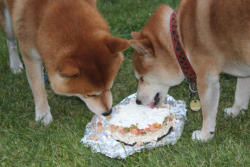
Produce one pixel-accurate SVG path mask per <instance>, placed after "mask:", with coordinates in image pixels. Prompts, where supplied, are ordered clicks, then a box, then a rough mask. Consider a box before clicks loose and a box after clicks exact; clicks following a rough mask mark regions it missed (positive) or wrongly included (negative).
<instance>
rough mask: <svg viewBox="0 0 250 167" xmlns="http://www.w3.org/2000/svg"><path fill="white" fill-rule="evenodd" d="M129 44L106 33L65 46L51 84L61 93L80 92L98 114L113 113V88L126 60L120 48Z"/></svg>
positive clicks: (67, 94) (51, 76) (50, 74)
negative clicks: (80, 43)
mask: <svg viewBox="0 0 250 167" xmlns="http://www.w3.org/2000/svg"><path fill="white" fill-rule="evenodd" d="M71 46H77V45H71ZM127 47H129V42H128V41H127V40H124V39H121V38H116V37H112V36H111V35H105V36H103V37H101V38H95V39H89V41H88V43H85V45H83V46H80V47H76V48H69V49H68V50H67V49H65V51H64V53H63V54H62V55H61V58H60V59H59V60H58V62H56V65H55V66H54V70H53V71H54V72H50V71H48V73H49V77H50V81H51V85H52V88H53V89H54V91H55V92H56V93H58V94H62V95H66V96H78V97H79V98H80V99H82V100H83V101H84V102H85V103H86V104H87V106H88V108H89V109H90V110H91V111H92V112H94V113H95V114H97V115H108V114H110V113H111V108H112V94H111V91H110V89H111V87H112V84H113V81H114V79H115V76H116V74H117V72H118V70H119V68H120V65H121V62H122V60H123V55H122V53H121V51H123V50H124V49H126V48H127Z"/></svg>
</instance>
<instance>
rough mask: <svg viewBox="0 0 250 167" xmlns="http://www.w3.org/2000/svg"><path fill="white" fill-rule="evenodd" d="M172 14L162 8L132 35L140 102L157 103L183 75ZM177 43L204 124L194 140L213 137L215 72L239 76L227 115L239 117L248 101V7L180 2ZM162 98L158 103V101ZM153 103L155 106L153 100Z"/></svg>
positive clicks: (224, 2)
mask: <svg viewBox="0 0 250 167" xmlns="http://www.w3.org/2000/svg"><path fill="white" fill-rule="evenodd" d="M172 13H173V10H172V9H171V8H170V7H168V6H165V5H162V6H161V7H160V8H159V9H158V10H157V11H156V12H155V13H154V15H153V16H152V18H151V19H150V21H149V22H148V23H147V25H146V26H145V27H144V28H143V30H142V31H141V32H140V33H132V37H133V38H134V40H131V45H132V47H133V48H135V50H136V51H135V55H134V58H133V59H134V61H133V63H134V70H135V75H136V77H137V79H138V80H139V87H138V92H137V93H138V96H137V103H138V104H141V103H142V104H145V105H149V104H152V103H153V104H156V103H158V102H159V103H160V102H161V101H162V99H163V98H162V97H164V96H165V94H166V93H167V92H168V89H169V88H170V87H171V86H174V85H177V84H179V83H181V82H182V81H183V79H184V75H183V73H182V70H181V68H180V64H179V62H178V60H177V58H176V55H175V50H174V47H173V43H172V39H171V32H170V17H171V15H172ZM177 27H178V32H177V33H178V34H179V36H180V38H181V39H180V41H181V44H182V46H183V48H184V50H185V52H186V55H187V58H188V59H189V61H190V63H191V65H192V67H193V69H194V71H195V72H196V76H197V86H198V92H199V97H200V100H201V104H202V113H203V124H202V128H201V130H199V131H195V132H194V133H193V135H192V138H193V139H196V140H201V141H207V140H209V139H211V138H212V137H213V135H214V131H215V125H216V115H217V111H218V103H219V96H220V83H219V74H220V73H227V74H231V75H234V76H236V77H238V83H237V88H236V94H235V102H234V105H233V107H232V108H230V109H226V113H227V114H230V115H233V116H237V115H238V114H239V112H240V110H241V109H248V103H249V98H250V3H249V1H247V0H240V1H239V0H232V1H227V0H220V1H216V0H205V1H201V0H182V1H181V3H180V6H179V9H178V11H177ZM159 99H160V100H159ZM155 100H157V102H155Z"/></svg>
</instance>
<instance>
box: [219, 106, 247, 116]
mask: <svg viewBox="0 0 250 167" xmlns="http://www.w3.org/2000/svg"><path fill="white" fill-rule="evenodd" d="M224 112H225V114H226V116H232V117H233V118H235V117H237V116H238V115H239V113H240V109H239V110H238V111H235V110H233V108H225V109H224ZM242 113H243V114H245V112H244V111H243V110H242Z"/></svg>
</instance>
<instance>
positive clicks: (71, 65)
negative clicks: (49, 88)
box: [58, 58, 80, 77]
mask: <svg viewBox="0 0 250 167" xmlns="http://www.w3.org/2000/svg"><path fill="white" fill-rule="evenodd" d="M58 72H59V74H60V75H61V76H63V77H76V76H78V75H80V69H79V67H78V65H77V63H76V62H75V61H74V60H73V59H70V58H67V59H63V60H62V61H60V62H59V65H58Z"/></svg>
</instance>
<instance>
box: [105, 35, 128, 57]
mask: <svg viewBox="0 0 250 167" xmlns="http://www.w3.org/2000/svg"><path fill="white" fill-rule="evenodd" d="M106 44H107V47H108V49H109V50H110V52H111V53H117V52H122V51H124V50H125V49H127V48H128V47H129V46H130V44H129V42H128V40H125V39H122V38H118V37H108V38H107V39H106Z"/></svg>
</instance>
